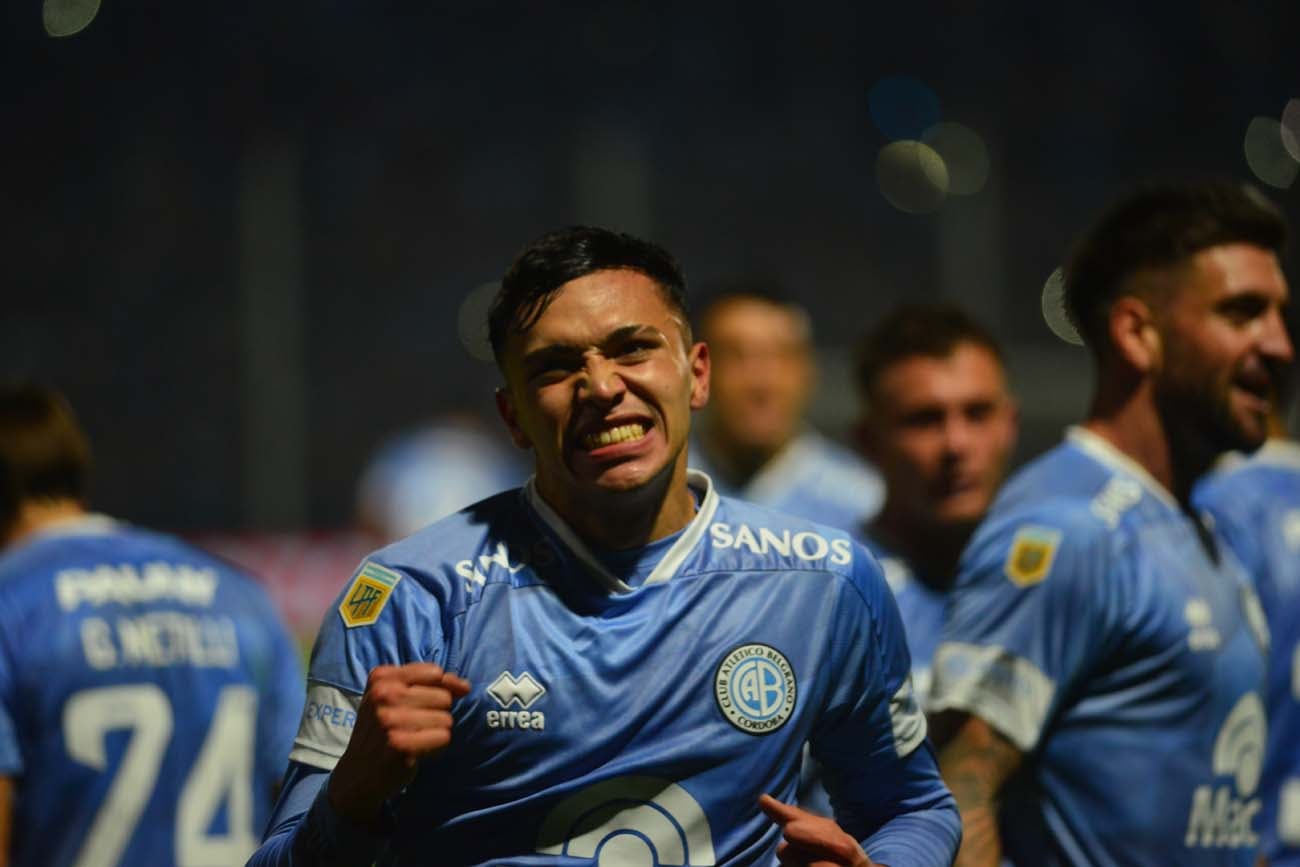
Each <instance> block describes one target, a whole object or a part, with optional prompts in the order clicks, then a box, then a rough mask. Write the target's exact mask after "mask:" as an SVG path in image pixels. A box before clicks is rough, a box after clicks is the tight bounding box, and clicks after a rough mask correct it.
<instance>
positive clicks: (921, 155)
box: [876, 141, 948, 214]
mask: <svg viewBox="0 0 1300 867" xmlns="http://www.w3.org/2000/svg"><path fill="white" fill-rule="evenodd" d="M876 183H877V184H878V185H879V186H880V193H881V195H883V196H884V197H885V199H886V200H887V201H888V202H889V203H890V204H891V205H893V206H894V207H895V208H898V210H900V211H903V212H905V213H908V214H928V213H931V212H932V211H935V210H937V209H938V208H939V206H940V205H942V204H943V200H944V198H946V197H947V195H948V169H947V167H946V166H945V165H944V164H943V157H941V156H939V154H937V153H935V151H934V148H932V147H930V146H929V145H927V144H923V143H922V142H919V141H896V142H891V143H890V144H887V145H885V146H884V147H883V148H881V150H880V155H879V156H878V157H876Z"/></svg>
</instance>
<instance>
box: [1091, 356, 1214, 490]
mask: <svg viewBox="0 0 1300 867" xmlns="http://www.w3.org/2000/svg"><path fill="white" fill-rule="evenodd" d="M1083 426H1084V427H1085V428H1087V429H1088V430H1089V431H1091V432H1092V433H1094V434H1096V435H1097V436H1099V437H1101V438H1102V439H1103V440H1105V441H1106V442H1108V443H1110V444H1111V445H1112V446H1114V447H1115V448H1116V449H1118V450H1119V451H1120V452H1121V453H1123V454H1124V455H1126V456H1127V457H1128V458H1130V459H1132V460H1133V461H1134V462H1135V463H1137V464H1138V466H1140V467H1142V469H1144V470H1146V471H1147V473H1149V474H1150V475H1151V477H1152V478H1153V479H1155V480H1156V481H1157V482H1159V483H1160V484H1161V485H1162V486H1164V488H1165V490H1167V491H1168V492H1169V493H1170V494H1172V495H1173V497H1174V499H1175V500H1177V501H1178V502H1179V503H1181V504H1182V505H1183V506H1184V507H1185V508H1186V507H1187V505H1188V502H1189V500H1190V498H1191V493H1192V486H1193V485H1194V484H1195V483H1196V479H1197V478H1199V477H1200V476H1201V474H1202V473H1204V472H1205V471H1206V469H1207V468H1208V467H1209V466H1210V464H1211V463H1212V462H1213V459H1214V454H1212V453H1202V452H1205V450H1204V449H1196V448H1192V447H1185V448H1179V441H1178V439H1177V437H1176V436H1175V434H1176V432H1175V431H1172V430H1171V429H1170V427H1169V425H1168V424H1167V421H1166V420H1165V419H1164V418H1163V417H1162V416H1161V414H1160V412H1159V411H1158V410H1157V408H1156V403H1155V398H1154V395H1153V393H1152V388H1151V384H1150V382H1149V381H1145V380H1143V381H1142V382H1140V383H1138V384H1136V385H1132V386H1129V387H1126V388H1122V387H1118V386H1112V387H1111V388H1105V387H1101V388H1098V390H1097V394H1096V395H1095V396H1094V397H1093V403H1092V409H1091V410H1090V411H1089V413H1088V418H1087V419H1086V420H1085V421H1084V423H1083Z"/></svg>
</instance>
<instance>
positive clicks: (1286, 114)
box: [1282, 99, 1300, 163]
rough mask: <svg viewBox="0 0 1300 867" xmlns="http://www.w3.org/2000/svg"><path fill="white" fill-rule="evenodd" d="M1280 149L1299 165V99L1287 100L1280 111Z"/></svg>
mask: <svg viewBox="0 0 1300 867" xmlns="http://www.w3.org/2000/svg"><path fill="white" fill-rule="evenodd" d="M1282 147H1284V148H1286V152H1287V153H1289V154H1290V155H1291V158H1292V159H1293V160H1295V161H1296V162H1298V163H1300V99H1292V100H1288V101H1287V104H1286V108H1284V109H1282Z"/></svg>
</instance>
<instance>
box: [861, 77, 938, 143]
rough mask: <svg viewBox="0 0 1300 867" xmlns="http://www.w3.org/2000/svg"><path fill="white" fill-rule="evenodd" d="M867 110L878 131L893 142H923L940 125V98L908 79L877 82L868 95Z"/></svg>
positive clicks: (913, 80) (915, 81) (900, 78)
mask: <svg viewBox="0 0 1300 867" xmlns="http://www.w3.org/2000/svg"><path fill="white" fill-rule="evenodd" d="M867 107H868V110H869V111H870V112H871V122H872V123H874V124H875V125H876V129H878V130H880V131H881V132H882V133H884V134H885V135H886V136H887V137H889V138H890V139H893V140H899V139H919V138H920V137H921V134H922V133H924V132H925V131H926V130H927V129H929V128H930V127H932V126H934V125H935V124H936V123H938V122H939V97H938V96H937V95H936V94H935V92H934V91H933V90H931V89H930V88H929V87H927V86H926V85H925V84H923V83H922V82H920V81H918V80H917V79H915V78H912V77H910V76H906V75H895V76H891V77H889V78H882V79H881V80H880V81H877V82H876V83H875V84H874V85H873V86H872V88H871V92H870V93H869V94H868V95H867Z"/></svg>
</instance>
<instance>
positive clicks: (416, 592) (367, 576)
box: [289, 559, 446, 770]
mask: <svg viewBox="0 0 1300 867" xmlns="http://www.w3.org/2000/svg"><path fill="white" fill-rule="evenodd" d="M441 610H442V607H441V605H440V604H439V603H438V601H437V599H436V598H435V597H434V596H433V595H432V594H430V593H429V592H427V591H426V590H425V589H424V587H423V586H422V585H421V584H420V583H419V581H417V580H416V579H415V578H414V577H412V575H411V574H410V573H409V572H408V571H407V570H405V569H403V568H399V567H393V566H387V565H383V564H381V563H379V562H376V561H375V560H373V559H371V560H367V561H365V562H364V563H362V564H361V566H360V567H359V568H358V569H357V571H356V572H355V573H354V574H353V576H352V580H351V581H349V582H348V585H347V587H346V588H344V590H343V592H342V593H341V594H340V595H339V596H338V598H337V600H336V602H335V604H334V605H333V606H332V607H331V608H330V609H329V610H328V611H326V612H325V619H324V621H323V622H322V624H321V629H320V633H319V634H318V636H317V638H316V644H315V647H314V648H313V649H312V655H311V665H310V667H309V670H308V674H307V702H306V705H305V708H304V710H303V714H302V720H301V722H300V724H299V726H298V736H297V737H296V738H295V739H294V742H293V750H292V751H291V752H290V754H289V758H290V759H292V760H294V761H296V762H300V763H302V764H304V765H310V766H313V767H317V768H321V769H323V770H333V768H334V765H335V764H336V763H337V762H338V759H339V757H340V756H342V755H343V751H344V750H345V749H346V748H347V745H348V740H349V739H350V738H351V736H352V728H353V726H354V725H355V723H356V715H357V714H356V712H357V708H358V707H359V706H360V704H361V696H362V693H364V692H365V689H366V680H367V678H368V677H369V675H370V671H371V670H372V669H374V668H375V667H376V666H380V665H404V664H406V663H408V662H435V663H439V664H442V663H444V662H445V658H446V651H445V645H444V640H443V636H444V629H443V625H442V616H441Z"/></svg>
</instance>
